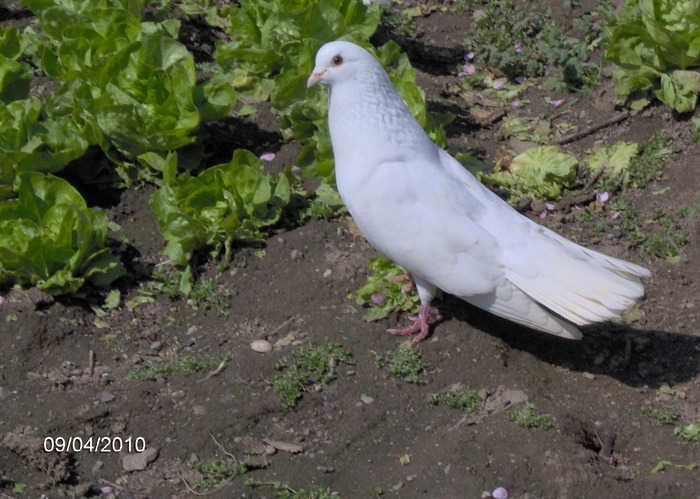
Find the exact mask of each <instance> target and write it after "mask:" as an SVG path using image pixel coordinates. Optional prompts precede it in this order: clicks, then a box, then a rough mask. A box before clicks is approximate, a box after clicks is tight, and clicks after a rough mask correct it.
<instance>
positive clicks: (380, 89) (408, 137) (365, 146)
mask: <svg viewBox="0 0 700 499" xmlns="http://www.w3.org/2000/svg"><path fill="white" fill-rule="evenodd" d="M329 127H330V132H331V140H332V142H333V152H334V156H335V162H336V168H337V167H341V168H343V167H345V166H347V165H352V167H353V168H357V167H358V166H360V165H358V163H360V162H361V163H362V164H363V165H366V166H368V167H371V166H372V165H373V164H374V165H376V164H378V163H381V162H385V161H392V160H401V159H404V158H415V157H416V155H421V154H425V152H426V151H430V152H432V149H433V147H434V145H433V143H432V141H431V140H430V138H429V137H428V136H427V134H426V133H425V131H424V130H423V128H422V127H421V126H420V125H419V124H418V122H417V121H416V119H415V118H414V117H413V115H412V114H411V112H410V111H409V109H408V107H407V106H406V103H405V102H404V101H403V99H401V97H400V96H399V95H398V94H397V93H396V91H395V90H394V88H393V87H392V86H391V83H390V82H389V80H388V78H386V81H383V80H378V81H377V80H366V81H365V80H358V81H354V84H352V85H342V86H339V87H338V88H334V89H333V91H332V94H331V98H330V109H329Z"/></svg>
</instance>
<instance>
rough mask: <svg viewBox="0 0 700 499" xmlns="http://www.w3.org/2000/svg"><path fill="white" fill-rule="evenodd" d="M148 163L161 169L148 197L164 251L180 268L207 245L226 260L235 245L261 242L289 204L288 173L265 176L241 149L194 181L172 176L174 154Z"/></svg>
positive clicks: (254, 159)
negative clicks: (159, 180) (160, 176)
mask: <svg viewBox="0 0 700 499" xmlns="http://www.w3.org/2000/svg"><path fill="white" fill-rule="evenodd" d="M150 160H151V161H157V162H158V164H159V168H160V169H162V171H163V186H162V187H161V188H160V189H158V191H156V192H155V193H154V195H153V197H152V198H151V208H152V209H153V214H154V216H155V218H156V221H157V222H158V226H159V228H160V231H161V233H162V234H163V236H164V237H165V239H166V240H167V241H168V245H167V246H166V248H165V250H164V251H163V253H164V254H165V255H166V256H168V257H169V258H171V259H172V260H173V262H175V263H176V264H178V265H186V264H187V263H188V262H189V260H190V259H191V258H192V255H193V254H194V252H195V251H197V250H200V249H203V248H206V247H210V248H212V254H214V255H216V254H219V253H220V252H221V250H222V249H223V250H224V256H225V258H228V256H229V255H230V253H231V248H232V244H233V243H234V242H235V241H238V242H243V243H252V242H257V241H261V240H262V239H263V237H264V234H263V232H262V230H263V229H264V228H265V227H269V226H270V225H272V224H274V223H275V222H277V221H278V220H279V218H280V215H281V213H282V210H283V209H284V207H285V206H286V205H287V203H289V199H290V194H291V187H290V183H291V182H292V181H293V177H292V176H291V174H290V173H289V172H288V171H286V172H285V173H282V174H280V175H274V176H273V175H266V174H264V172H263V165H262V161H261V160H260V159H259V158H257V157H256V156H254V155H253V154H252V153H250V152H248V151H245V150H240V149H239V150H236V151H235V152H234V153H233V157H232V159H231V161H230V162H229V163H226V164H222V165H217V166H213V167H211V168H208V169H206V170H204V171H203V172H201V173H200V174H199V175H197V176H195V177H193V176H190V174H189V173H183V174H181V175H177V174H176V170H177V155H176V154H175V153H172V154H168V156H167V157H166V158H165V159H163V158H160V157H157V156H156V157H151V158H150Z"/></svg>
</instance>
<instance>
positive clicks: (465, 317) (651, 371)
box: [437, 295, 700, 388]
mask: <svg viewBox="0 0 700 499" xmlns="http://www.w3.org/2000/svg"><path fill="white" fill-rule="evenodd" d="M439 308H440V312H441V313H442V316H443V321H441V322H444V321H445V320H449V319H456V320H458V321H460V322H464V323H467V324H469V325H470V326H472V327H473V328H474V329H477V330H479V331H482V332H485V333H487V334H489V335H491V336H493V337H495V338H499V339H500V340H501V341H503V342H504V343H505V344H506V345H507V346H508V347H509V348H510V349H513V350H518V351H521V352H527V353H530V354H531V355H534V356H535V357H536V358H538V359H540V360H542V361H544V362H547V363H549V364H553V365H555V366H559V367H562V368H564V369H568V370H571V371H576V372H582V373H583V372H586V373H590V374H599V375H603V376H610V377H612V378H615V379H617V380H618V381H620V382H622V383H624V384H626V385H628V386H631V387H643V386H649V387H652V388H658V387H659V386H661V385H662V384H664V383H668V384H671V385H673V384H675V383H682V382H685V381H688V380H690V379H692V378H694V377H695V376H697V375H698V373H699V372H700V337H698V336H693V335H688V334H680V333H674V332H669V331H660V330H649V329H639V328H636V327H630V326H627V325H621V324H615V323H610V322H608V323H601V324H595V325H591V326H586V327H583V328H581V331H582V332H583V338H582V339H581V340H579V341H575V340H567V339H563V338H559V337H556V336H553V335H549V334H546V333H541V332H538V331H534V330H531V329H529V328H526V327H524V326H520V325H518V324H515V323H513V322H510V321H508V320H505V319H501V318H500V317H496V316H494V315H492V314H490V313H488V312H485V311H483V310H481V309H479V308H477V307H475V306H473V305H470V304H468V303H466V302H464V301H463V300H460V299H459V298H456V297H454V296H449V295H445V296H443V299H442V300H441V302H440V304H439ZM439 325H440V323H437V326H438V329H439Z"/></svg>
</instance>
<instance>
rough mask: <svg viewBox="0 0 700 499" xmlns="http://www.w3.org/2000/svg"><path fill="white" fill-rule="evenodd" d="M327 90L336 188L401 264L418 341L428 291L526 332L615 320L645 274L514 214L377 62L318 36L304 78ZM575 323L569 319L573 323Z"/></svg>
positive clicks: (371, 236) (376, 242)
mask: <svg viewBox="0 0 700 499" xmlns="http://www.w3.org/2000/svg"><path fill="white" fill-rule="evenodd" d="M317 83H321V84H323V85H326V86H327V87H328V99H329V110H328V124H329V128H330V134H331V142H332V145H333V154H334V156H335V176H336V183H337V185H338V191H339V193H340V196H341V197H342V199H343V201H344V203H345V205H346V207H347V209H348V210H349V212H350V214H351V215H352V217H353V219H354V220H355V223H356V224H357V226H358V227H359V228H360V230H361V231H362V233H363V234H364V236H365V237H366V238H367V241H369V243H370V244H371V245H372V246H374V247H375V248H376V249H377V250H379V251H380V252H381V253H383V254H384V255H386V256H387V257H388V258H390V259H391V260H393V261H394V262H396V263H397V264H399V265H401V266H402V267H404V268H405V269H406V270H407V271H408V272H410V274H411V276H412V277H413V280H414V282H415V284H416V288H417V290H418V295H419V297H420V301H421V308H420V314H419V315H418V317H414V318H412V320H413V324H412V325H411V326H409V327H406V328H403V329H395V330H392V332H393V333H395V334H410V333H418V334H417V335H416V336H415V338H414V341H415V342H419V341H422V340H423V339H424V338H425V337H426V336H427V334H428V330H429V324H430V323H431V322H432V320H433V319H434V318H436V314H433V313H431V311H430V303H431V301H432V299H433V297H434V296H435V292H436V291H437V289H438V288H440V289H442V290H443V291H445V292H447V293H450V294H453V295H455V296H458V297H460V298H461V299H463V300H465V301H467V302H469V303H471V304H473V305H476V306H477V307H479V308H482V309H484V310H488V311H489V312H491V313H493V314H495V315H498V316H500V317H505V318H506V319H509V320H511V321H513V322H517V323H518V324H522V325H524V326H527V327H529V328H532V329H537V330H540V331H544V332H547V333H551V334H554V335H557V336H562V337H565V338H571V339H579V338H581V332H580V331H579V329H578V328H577V327H576V326H574V324H576V325H580V326H582V325H585V324H591V323H594V322H600V321H606V320H609V319H612V318H615V317H618V316H619V315H620V314H621V313H622V312H623V311H624V310H625V309H627V308H628V307H629V306H630V305H632V304H634V303H635V301H636V300H637V299H638V298H640V297H641V296H642V295H643V294H644V286H643V285H642V283H641V282H640V277H648V276H649V275H650V272H649V271H648V270H647V269H645V268H643V267H640V266H639V265H635V264H633V263H629V262H626V261H623V260H620V259H617V258H612V257H609V256H606V255H603V254H602V253H598V252H596V251H592V250H589V249H586V248H584V247H582V246H579V245H577V244H575V243H573V242H571V241H569V240H567V239H564V238H563V237H561V236H559V235H557V234H555V233H554V232H552V231H551V230H549V229H547V228H545V227H542V226H540V225H538V224H536V223H534V222H532V221H531V220H529V219H528V218H526V217H524V216H522V215H520V214H519V213H518V212H516V211H515V210H514V209H513V208H512V207H510V206H509V205H508V204H507V203H506V202H504V201H503V200H502V199H501V198H499V197H498V196H497V195H495V194H494V193H492V192H491V191H490V190H488V189H487V188H486V187H484V186H483V185H482V184H481V183H480V182H479V181H478V180H477V179H476V178H475V177H474V176H473V175H471V174H470V173H469V172H468V171H467V170H466V169H465V168H464V167H463V166H462V165H461V164H460V163H459V162H458V161H457V160H455V159H454V158H452V157H451V156H450V155H449V154H447V153H446V152H445V151H443V150H442V149H440V148H439V147H438V146H436V145H435V144H434V143H433V142H432V141H431V140H430V138H429V137H428V135H427V134H426V133H425V131H424V130H423V128H422V127H421V126H420V125H419V124H418V122H417V121H416V120H415V118H414V117H413V115H411V112H410V111H409V109H408V107H407V106H406V103H405V102H404V101H403V99H402V98H401V97H400V96H399V94H398V93H397V92H396V90H395V89H394V87H393V86H392V84H391V81H390V80H389V77H388V76H387V74H386V72H385V71H384V69H383V68H382V66H381V65H380V64H379V62H377V60H376V59H375V58H374V57H373V56H372V55H371V54H370V53H369V52H367V51H366V50H364V49H363V48H361V47H359V46H357V45H355V44H353V43H349V42H344V41H335V42H330V43H327V44H325V45H324V46H323V47H321V48H320V49H319V51H318V53H317V55H316V67H315V68H314V70H313V73H312V74H311V76H310V77H309V79H308V82H307V85H308V86H309V87H311V86H313V85H315V84H317ZM571 323H573V324H571Z"/></svg>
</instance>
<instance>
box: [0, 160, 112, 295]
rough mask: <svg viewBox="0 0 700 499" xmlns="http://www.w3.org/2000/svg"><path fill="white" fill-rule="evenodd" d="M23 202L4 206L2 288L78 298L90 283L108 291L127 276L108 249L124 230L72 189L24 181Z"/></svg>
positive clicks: (41, 179) (30, 177)
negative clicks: (112, 235)
mask: <svg viewBox="0 0 700 499" xmlns="http://www.w3.org/2000/svg"><path fill="white" fill-rule="evenodd" d="M18 177H19V178H18V180H19V192H18V194H19V195H18V198H17V199H13V200H9V201H3V202H0V282H2V283H3V284H5V285H8V284H9V285H21V286H37V287H38V288H39V289H42V290H44V291H46V292H47V293H50V294H53V295H61V294H77V293H78V292H79V291H80V290H81V288H82V287H83V286H84V285H85V284H87V283H90V284H92V285H95V286H101V287H104V286H108V285H109V284H111V283H112V282H113V281H114V280H116V279H117V278H119V277H120V276H121V275H123V273H124V268H123V266H122V264H121V261H120V260H119V258H118V257H116V256H114V255H113V254H111V253H110V252H109V249H108V248H107V247H106V245H105V244H106V235H107V231H108V229H112V230H114V229H116V228H118V226H116V224H113V223H111V222H109V220H108V219H107V216H106V214H105V213H104V212H103V211H100V210H93V209H90V208H88V207H87V206H86V204H85V200H84V199H83V198H82V196H81V195H80V194H79V193H78V191H76V190H75V189H74V188H73V187H71V185H70V184H69V183H68V182H66V181H65V180H62V179H60V178H58V177H54V176H52V175H44V174H41V173H34V172H30V173H20V174H19V175H18Z"/></svg>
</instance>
